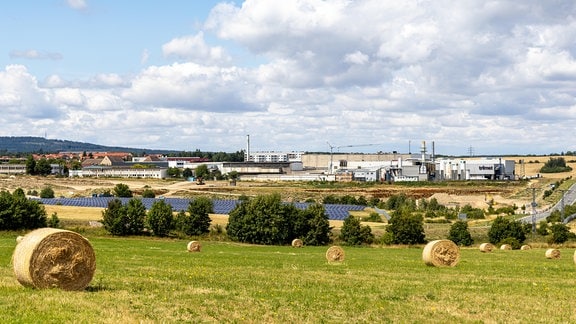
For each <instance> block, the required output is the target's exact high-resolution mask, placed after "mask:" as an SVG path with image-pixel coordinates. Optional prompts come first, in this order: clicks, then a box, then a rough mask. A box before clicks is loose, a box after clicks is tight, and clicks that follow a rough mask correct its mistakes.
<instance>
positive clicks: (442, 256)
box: [422, 240, 460, 267]
mask: <svg viewBox="0 0 576 324" xmlns="http://www.w3.org/2000/svg"><path fill="white" fill-rule="evenodd" d="M422 260H424V263H426V265H429V266H435V267H442V266H444V267H454V266H456V265H457V264H458V261H460V249H459V248H458V245H456V243H454V242H452V241H451V240H435V241H432V242H429V243H428V244H426V246H425V247H424V251H423V252H422Z"/></svg>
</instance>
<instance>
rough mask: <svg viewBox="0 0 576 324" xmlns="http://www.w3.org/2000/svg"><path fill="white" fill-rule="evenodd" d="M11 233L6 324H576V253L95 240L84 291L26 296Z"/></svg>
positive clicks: (2, 293) (1, 246) (2, 299)
mask: <svg viewBox="0 0 576 324" xmlns="http://www.w3.org/2000/svg"><path fill="white" fill-rule="evenodd" d="M16 235H17V234H15V233H2V234H0V260H1V267H0V307H1V308H2V315H3V316H2V317H3V321H4V322H11V323H17V322H20V323H25V322H43V323H62V322H85V323H86V322H99V323H118V322H122V323H132V322H196V323H198V322H239V323H240V322H242V323H244V322H258V323H263V322H267V323H273V322H276V323H286V322H329V323H344V322H346V323H354V322H364V323H368V322H370V323H372V322H414V323H416V322H418V323H447V322H507V323H514V322H517V323H521V322H524V323H525V322H531V323H534V322H542V323H544V322H546V323H551V322H574V321H576V313H574V311H573V310H574V309H575V308H576V300H574V298H572V296H573V291H574V286H575V284H576V279H575V276H574V272H575V271H576V269H575V266H574V263H573V261H572V253H573V251H572V250H570V249H563V250H561V251H562V253H563V257H562V259H560V260H548V259H546V258H545V257H544V252H545V250H544V249H533V250H529V251H500V250H498V251H495V252H493V253H489V254H483V253H480V252H479V251H478V250H477V249H472V248H470V249H463V250H462V257H461V261H460V263H459V264H458V266H457V267H455V268H433V267H428V266H425V265H424V263H423V262H422V259H421V258H422V248H351V247H345V251H346V260H345V261H344V262H343V263H338V264H330V263H328V262H327V261H326V259H325V255H324V254H325V252H326V249H327V247H304V248H301V249H295V248H291V247H286V246H252V245H241V244H234V243H222V242H205V243H204V244H203V248H202V252H200V253H189V252H187V251H186V243H187V242H186V241H183V240H157V239H147V238H111V237H88V238H89V239H90V242H91V243H92V245H93V247H94V250H95V252H96V256H97V270H96V273H95V277H94V279H93V280H92V282H91V284H90V286H89V287H88V289H86V290H85V291H81V292H64V291H60V290H35V289H29V288H24V287H22V286H21V285H20V284H19V283H18V282H17V281H16V279H15V277H14V275H13V271H12V268H11V265H10V258H11V254H12V251H13V249H14V247H15V245H16V242H15V237H16Z"/></svg>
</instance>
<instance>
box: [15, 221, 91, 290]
mask: <svg viewBox="0 0 576 324" xmlns="http://www.w3.org/2000/svg"><path fill="white" fill-rule="evenodd" d="M12 264H13V266H14V274H15V275H16V279H17V280H18V282H20V284H21V285H23V286H25V287H33V288H39V289H42V288H60V289H63V290H83V289H85V288H86V287H87V286H88V284H89V283H90V281H91V280H92V277H93V276H94V271H95V270H96V256H95V254H94V250H93V249H92V245H90V242H88V240H87V239H86V238H84V237H83V236H82V235H80V234H78V233H75V232H72V231H67V230H62V229H57V228H41V229H37V230H34V231H32V232H30V233H29V234H27V235H26V236H24V238H23V239H22V240H21V241H20V243H18V244H17V245H16V248H15V249H14V254H13V255H12Z"/></svg>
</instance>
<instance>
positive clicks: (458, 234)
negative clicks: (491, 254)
mask: <svg viewBox="0 0 576 324" xmlns="http://www.w3.org/2000/svg"><path fill="white" fill-rule="evenodd" d="M448 239H449V240H451V241H453V242H454V243H456V244H457V245H463V246H470V245H472V244H473V243H474V240H473V239H472V235H471V234H470V231H469V230H468V223H466V222H463V221H456V222H455V223H454V224H452V225H451V226H450V232H449V233H448Z"/></svg>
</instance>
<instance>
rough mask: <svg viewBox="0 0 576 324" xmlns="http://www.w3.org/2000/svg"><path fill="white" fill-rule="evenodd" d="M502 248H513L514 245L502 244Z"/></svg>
mask: <svg viewBox="0 0 576 324" xmlns="http://www.w3.org/2000/svg"><path fill="white" fill-rule="evenodd" d="M500 250H512V245H510V244H502V245H500Z"/></svg>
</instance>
